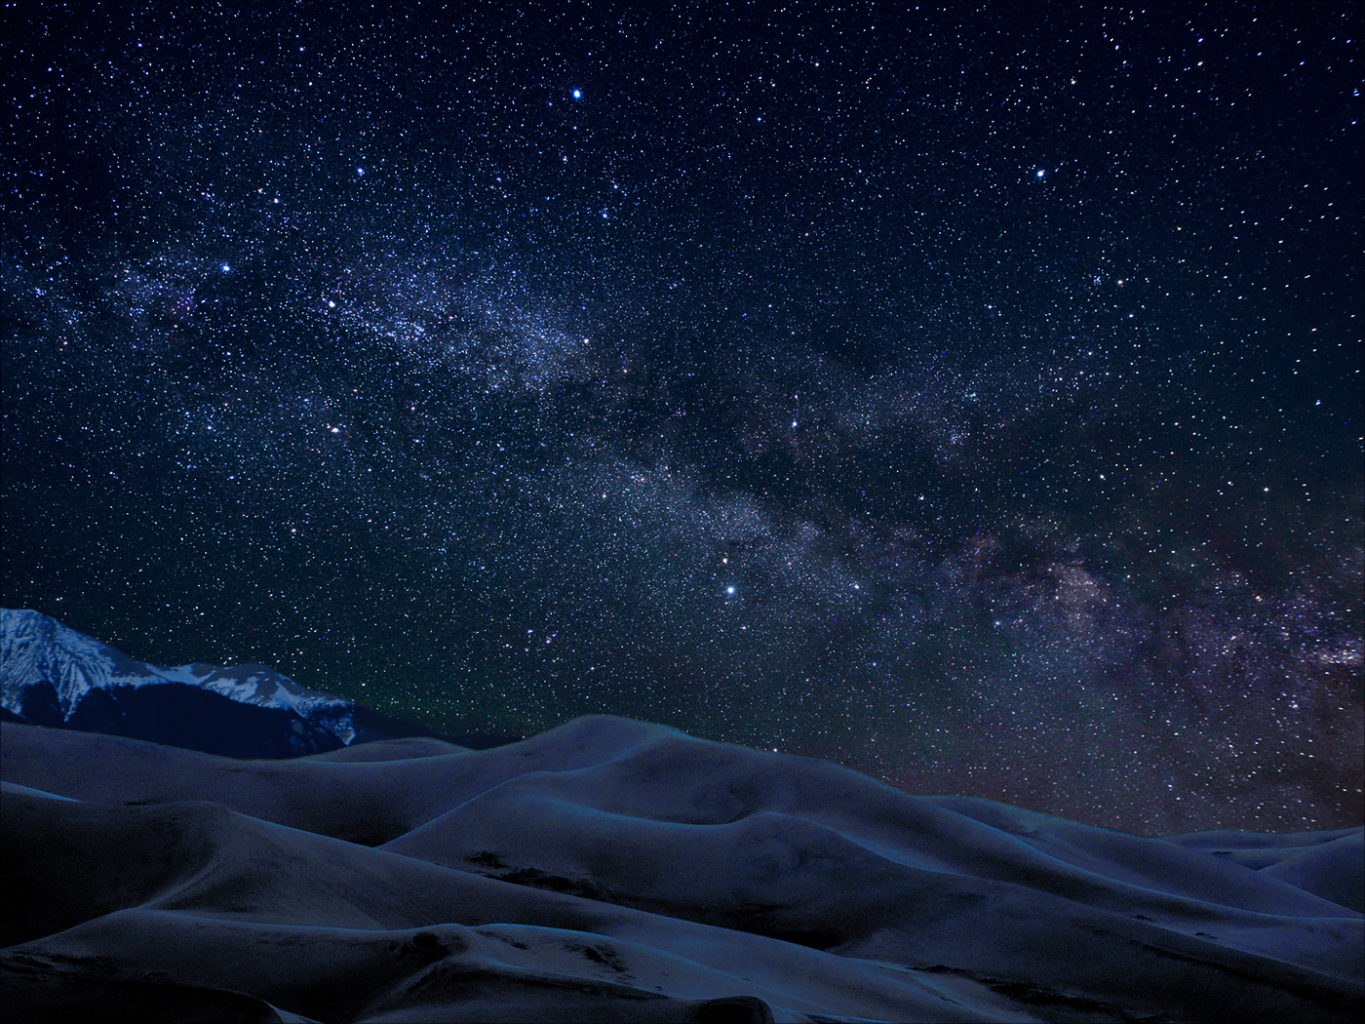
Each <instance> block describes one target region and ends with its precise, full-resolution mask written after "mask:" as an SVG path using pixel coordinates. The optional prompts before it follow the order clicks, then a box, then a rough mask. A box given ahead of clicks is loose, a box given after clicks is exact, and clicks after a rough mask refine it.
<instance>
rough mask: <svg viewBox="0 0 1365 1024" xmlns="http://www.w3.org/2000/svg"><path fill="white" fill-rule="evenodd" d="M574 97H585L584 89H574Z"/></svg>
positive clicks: (579, 98)
mask: <svg viewBox="0 0 1365 1024" xmlns="http://www.w3.org/2000/svg"><path fill="white" fill-rule="evenodd" d="M573 98H574V99H576V100H581V99H582V98H583V90H582V89H575V90H574V91H573Z"/></svg>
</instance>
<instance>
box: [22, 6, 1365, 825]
mask: <svg viewBox="0 0 1365 1024" xmlns="http://www.w3.org/2000/svg"><path fill="white" fill-rule="evenodd" d="M3 18H4V24H3V26H0V39H3V42H0V74H3V90H4V117H5V126H4V132H3V140H4V142H3V149H2V150H0V161H2V162H0V168H2V170H0V182H3V253H2V254H0V255H2V256H3V260H2V262H0V283H2V284H3V307H0V314H2V316H3V356H2V358H3V362H2V363H0V371H2V372H3V386H2V389H0V390H2V392H3V408H2V409H0V412H2V413H3V478H2V480H3V506H2V507H3V576H2V577H0V578H2V580H3V585H2V587H0V603H3V604H4V605H5V606H6V607H30V608H35V609H37V610H39V611H42V612H45V613H47V614H49V615H53V616H55V617H57V618H59V619H61V620H63V621H64V622H66V623H67V624H68V625H71V626H72V627H74V628H76V629H79V630H82V631H83V632H86V633H89V634H91V635H93V636H96V637H98V638H100V639H102V640H105V641H107V642H109V643H112V644H114V645H115V646H117V647H119V648H120V649H122V650H123V651H125V652H126V653H128V654H129V655H131V656H133V657H136V658H140V659H143V660H147V661H152V662H155V663H159V664H176V663H183V662H187V661H192V660H195V661H211V662H217V663H236V662H242V661H259V662H265V663H268V664H271V665H274V666H276V667H277V668H279V669H280V670H281V671H283V672H285V673H286V674H288V675H290V676H292V677H294V678H295V679H297V680H298V681H300V682H302V683H304V684H305V685H308V686H312V687H315V688H318V689H323V690H328V691H331V692H334V693H337V694H340V695H343V696H347V697H353V698H357V699H360V700H362V701H364V702H366V703H368V704H370V705H372V706H374V707H376V708H379V709H381V710H384V711H387V712H390V713H397V714H405V715H410V716H415V717H419V718H421V719H422V720H424V721H426V722H427V723H428V724H430V725H432V726H434V727H437V728H443V729H447V730H451V731H474V730H482V731H488V732H497V733H502V734H512V735H526V734H529V733H531V732H535V731H539V730H541V729H544V728H546V727H549V726H551V725H554V724H557V723H559V722H562V721H565V720H567V719H569V718H571V717H574V716H577V715H581V714H585V713H594V712H610V713H615V714H621V715H628V716H631V717H635V718H642V719H648V720H652V721H657V722H662V723H666V724H670V725H675V726H678V727H681V728H683V729H686V730H688V731H690V732H692V733H694V734H696V735H699V736H703V737H707V738H711V739H719V740H727V741H733V742H739V743H743V744H747V745H751V746H757V747H762V748H777V749H780V750H783V751H788V752H793V753H800V754H808V755H813V756H818V757H824V758H830V759H834V760H837V761H839V762H841V763H843V764H846V765H849V766H851V767H854V768H857V769H859V770H861V771H865V772H868V773H870V774H872V775H874V776H877V777H879V778H882V779H885V780H887V781H888V782H891V783H892V784H894V785H897V786H900V787H902V788H905V789H908V790H910V791H913V792H935V793H966V794H974V795H982V796H988V797H992V798H994V799H1000V800H1006V801H1009V802H1011V803H1016V804H1020V805H1023V806H1026V807H1030V808H1034V809H1038V810H1043V811H1047V812H1050V813H1054V814H1060V815H1064V816H1068V817H1072V818H1076V819H1079V820H1081V821H1085V822H1089V823H1094V824H1101V825H1108V826H1113V827H1119V828H1123V829H1128V830H1133V831H1140V832H1167V831H1177V830H1192V829H1198V828H1208V827H1220V826H1221V827H1235V828H1254V829H1267V830H1295V829H1307V828H1317V827H1339V826H1346V825H1354V824H1359V823H1360V822H1361V820H1362V768H1361V758H1362V677H1363V675H1365V665H1363V653H1362V617H1363V616H1362V596H1361V593H1362V582H1363V577H1365V550H1363V549H1365V542H1363V538H1362V504H1363V500H1362V490H1363V483H1362V477H1363V476H1365V472H1363V469H1362V428H1361V422H1362V411H1363V410H1362V404H1363V402H1365V397H1363V396H1365V379H1363V378H1362V372H1361V361H1362V317H1361V312H1362V262H1363V259H1362V247H1363V243H1362V230H1361V229H1362V217H1363V211H1362V205H1363V204H1362V196H1363V195H1365V193H1363V192H1362V181H1361V178H1362V156H1363V155H1365V154H1363V152H1362V130H1361V120H1360V119H1361V113H1362V99H1361V95H1360V89H1361V83H1362V60H1361V44H1360V39H1361V35H1362V25H1361V20H1360V14H1359V8H1358V7H1357V6H1355V5H1354V4H1332V3H1317V4H1300V3H1294V4H1289V5H1257V4H1251V3H1239V4H1226V5H1225V4H1214V5H1207V6H1194V5H1185V4H1178V5H1177V4H1157V5H1152V6H1151V7H1148V8H1142V9H1139V8H1116V7H1103V6H1100V5H1087V6H1085V7H1078V6H1075V5H1069V4H1049V5H1031V4H1023V3H1011V4H987V5H984V6H981V7H978V8H976V9H974V10H966V9H965V8H959V7H958V6H957V5H953V6H951V7H949V8H947V9H941V10H934V9H930V8H927V7H922V8H911V7H910V5H908V4H898V3H887V4H866V3H855V4H842V5H833V4H825V3H809V4H806V3H795V2H792V3H785V4H779V3H771V4H769V3H752V4H749V3H738V4H722V3H687V4H676V5H674V6H673V7H672V8H667V7H665V6H664V5H662V4H661V5H650V4H644V5H634V6H615V5H608V4H581V3H580V4H568V3H565V4H546V5H543V6H530V5H526V6H513V5H510V4H508V5H504V4H482V5H474V4H469V5H465V4H457V5H453V6H452V7H451V8H450V9H445V10H443V9H441V8H439V7H436V6H419V5H413V4H401V3H392V4H390V3H378V4H373V5H360V4H349V5H312V4H285V3H279V4H255V3H250V4H247V3H243V4H237V5H232V4H190V3H183V2H175V3H162V4H154V5H152V4H138V5H123V4H108V5H100V6H99V7H95V6H94V5H91V4H71V5H57V4H39V3H18V4H10V5H8V6H7V7H6V9H5V10H4V12H3Z"/></svg>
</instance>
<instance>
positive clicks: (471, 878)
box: [0, 717, 1365, 1021]
mask: <svg viewBox="0 0 1365 1024" xmlns="http://www.w3.org/2000/svg"><path fill="white" fill-rule="evenodd" d="M0 752H2V753H3V771H0V777H3V780H4V783H5V785H4V792H3V802H4V862H5V869H6V871H5V877H6V878H7V879H9V881H10V884H11V885H12V887H13V888H12V893H13V897H14V898H13V899H12V900H11V901H10V905H11V908H12V911H13V912H12V913H8V914H7V915H6V917H5V921H4V926H3V927H4V946H5V949H4V952H3V959H2V960H0V963H3V966H4V970H5V979H6V980H5V983H4V984H5V992H6V998H7V999H9V998H10V995H11V993H13V999H14V1000H15V1005H18V1006H19V1007H21V1008H24V1007H28V1008H30V1009H32V1010H33V1012H34V1013H35V1014H36V1013H38V1012H39V1011H40V1010H43V1009H44V1008H46V1009H47V1010H52V1011H53V1012H56V1011H57V1010H63V1011H64V1012H68V1013H79V1012H86V1011H88V1012H90V1013H92V1014H97V1013H107V1012H108V1009H107V1008H108V1007H109V1006H111V1005H115V1004H123V1005H128V1006H139V1007H143V1006H145V1007H147V1008H148V1009H147V1011H146V1013H144V1014H142V1017H143V1019H149V1020H151V1019H167V1020H171V1019H175V1020H187V1019H232V1020H236V1019H241V1020H257V1019H259V1020H301V1019H302V1020H315V1021H353V1020H354V1021H400V1020H401V1021H409V1020H411V1021H418V1020H431V1021H453V1020H526V1019H535V1020H588V1019H591V1020H603V1021H606V1020H641V1021H762V1020H768V1019H776V1020H790V1021H801V1020H825V1019H835V1020H886V1021H921V1020H923V1021H955V1020H961V1021H984V1020H999V1021H1007V1020H1048V1021H1072V1020H1074V1021H1106V1020H1114V1021H1118V1020H1133V1019H1146V1018H1153V1019H1174V1020H1189V1019H1197V1020H1223V1019H1237V1020H1264V1021H1272V1020H1273V1021H1280V1020H1285V1019H1293V1018H1295V1017H1298V1018H1301V1019H1313V1020H1347V1019H1354V1018H1355V1015H1356V1014H1357V1013H1358V1012H1359V1010H1360V1009H1361V1008H1362V1005H1365V1001H1363V999H1362V958H1363V956H1365V931H1363V929H1365V921H1363V919H1362V915H1361V904H1362V897H1361V886H1362V881H1361V868H1360V864H1361V852H1362V830H1360V829H1354V830H1342V831H1338V832H1334V833H1322V834H1304V835H1299V836H1286V837H1269V836H1250V835H1245V834H1240V833H1202V834H1199V835H1195V836H1181V837H1171V838H1169V839H1153V838H1142V837H1136V836H1130V835H1125V834H1122V833H1117V832H1111V831H1106V830H1103V829H1095V828H1089V827H1086V826H1083V825H1078V824H1075V823H1072V822H1067V821H1062V820H1059V819H1055V818H1049V817H1047V816H1045V815H1040V814H1034V813H1032V812H1028V811H1023V810H1020V809H1018V808H1013V807H1007V806H1004V805H1000V804H994V803H990V802H989V801H982V800H973V799H965V798H954V797H916V796H910V795H907V794H904V793H901V792H898V791H896V790H894V789H891V788H890V787H887V786H885V785H883V784H881V783H878V782H876V781H874V780H872V779H869V778H867V777H865V776H862V775H859V774H857V773H855V772H851V771H848V770H846V769H842V768H839V767H837V766H834V765H831V764H827V763H823V762H818V761H812V760H808V759H802V758H793V757H787V756H783V755H775V754H766V753H759V752H756V751H752V750H747V749H744V748H740V747H733V746H728V745H723V744H715V743H709V742H705V741H701V740H696V739H693V738H691V737H688V736H685V735H684V734H682V733H679V732H676V731H674V730H671V729H666V728H663V727H659V726H653V725H647V724H644V723H639V722H631V721H627V720H624V719H618V718H611V717H592V718H586V719H579V720H576V721H574V722H570V723H568V724H566V725H565V726H562V727H560V728H559V729H555V730H552V731H550V732H547V733H544V734H541V735H539V736H535V737H532V738H530V739H528V740H525V741H523V742H521V743H517V744H512V745H510V746H506V747H499V748H495V749H491V750H482V751H472V750H465V749H463V748H459V747H454V746H452V745H450V744H445V743H441V742H439V741H436V740H430V739H405V740H392V741H386V742H378V743H373V744H365V745H361V746H356V747H351V748H347V749H344V750H339V751H334V752H331V753H329V754H322V755H315V756H312V757H307V758H299V759H296V760H289V761H278V760H271V761H264V760H263V761H241V760H234V759H230V758H221V757H214V756H211V755H206V754H200V753H194V752H190V751H186V750H180V749H174V748H169V747H162V746H157V745H154V744H149V743H143V742H140V741H135V740H127V739H121V738H117V737H109V736H101V735H94V734H85V733H76V732H70V731H60V730H49V729H43V728H38V727H33V726H23V725H13V724H6V725H4V726H3V747H2V748H0ZM158 1014H160V1018H158V1016H157V1015H158ZM196 1015H197V1018H196Z"/></svg>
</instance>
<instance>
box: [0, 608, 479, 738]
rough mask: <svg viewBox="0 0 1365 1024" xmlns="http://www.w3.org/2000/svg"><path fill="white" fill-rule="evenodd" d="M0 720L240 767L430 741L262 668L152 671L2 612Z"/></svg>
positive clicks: (31, 615) (45, 621)
mask: <svg viewBox="0 0 1365 1024" xmlns="http://www.w3.org/2000/svg"><path fill="white" fill-rule="evenodd" d="M0 717H5V718H8V719H11V720H14V721H19V722H24V723H27V724H30V725H45V726H54V727H59V728H68V729H78V730H81V731H83V732H103V733H110V734H113V735H118V736H131V737H134V738H136V739H144V740H151V741H153V742H156V743H166V744H170V745H172V746H179V747H187V748H189V749H192V750H202V751H205V752H207V753H213V754H223V755H229V756H237V757H287V756H298V755H302V754H314V753H320V752H322V751H326V750H335V749H337V748H338V747H343V746H349V745H350V744H353V743H357V742H364V741H369V740H375V739H385V738H390V737H396V736H434V735H436V734H434V733H432V732H431V731H430V730H428V729H425V728H424V727H422V726H421V725H418V724H417V723H414V722H404V721H402V720H399V719H395V718H390V717H389V716H386V715H382V714H380V713H378V712H376V711H373V710H371V709H369V708H365V707H363V706H361V705H359V704H356V703H355V702H354V701H349V700H345V699H343V698H341V697H336V696H333V695H332V694H327V693H320V692H318V691H317V690H310V689H309V688H308V687H305V686H300V685H299V684H298V683H296V682H294V681H293V680H292V679H289V678H288V677H287V676H284V675H281V674H280V673H279V672H277V671H275V670H274V669H272V668H270V667H268V666H266V665H259V664H245V665H233V666H228V667H222V666H218V665H208V664H203V663H199V662H196V663H193V664H189V665H179V666H174V667H170V668H163V667H160V666H157V665H149V664H147V663H146V662H141V661H135V660H134V659H132V658H130V657H128V656H127V655H125V654H123V653H122V652H120V651H118V650H115V649H114V648H113V647H110V646H109V645H108V644H105V643H101V642H100V641H99V640H96V639H94V638H92V637H89V636H86V635H85V634H83V633H78V632H77V631H76V630H74V629H71V628H69V627H67V626H65V625H63V624H62V623H60V622H58V621H57V620H56V619H53V618H50V617H48V616H46V615H42V614H40V613H39V612H35V611H29V610H15V609H8V608H6V609H2V610H0ZM471 745H472V744H471Z"/></svg>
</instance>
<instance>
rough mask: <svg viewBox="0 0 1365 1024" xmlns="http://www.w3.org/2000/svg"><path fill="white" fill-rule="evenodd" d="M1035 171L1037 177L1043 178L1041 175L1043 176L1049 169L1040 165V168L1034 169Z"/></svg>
mask: <svg viewBox="0 0 1365 1024" xmlns="http://www.w3.org/2000/svg"><path fill="white" fill-rule="evenodd" d="M1033 173H1034V174H1035V175H1036V176H1037V177H1039V178H1041V177H1043V176H1044V175H1045V174H1047V171H1045V170H1043V168H1041V167H1039V168H1038V169H1037V170H1036V171H1034V172H1033Z"/></svg>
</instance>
